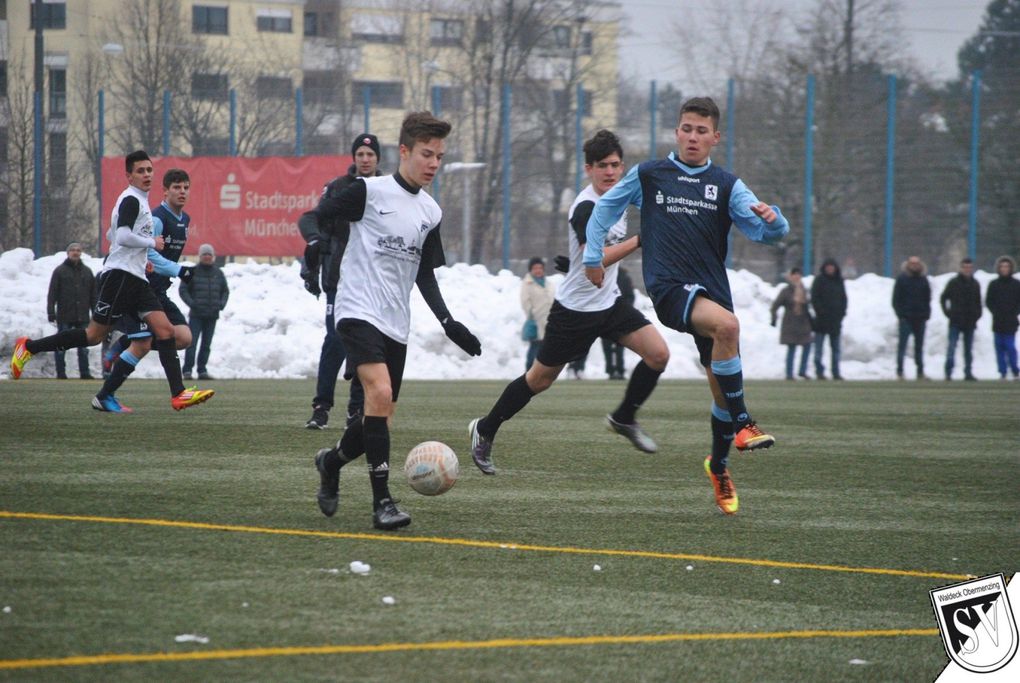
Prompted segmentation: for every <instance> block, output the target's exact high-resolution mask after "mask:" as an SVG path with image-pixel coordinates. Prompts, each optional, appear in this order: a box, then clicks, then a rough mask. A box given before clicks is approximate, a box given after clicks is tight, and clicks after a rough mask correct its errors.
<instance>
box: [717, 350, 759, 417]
mask: <svg viewBox="0 0 1020 683" xmlns="http://www.w3.org/2000/svg"><path fill="white" fill-rule="evenodd" d="M712 374H713V375H715V379H716V381H717V382H719V388H720V389H722V392H723V396H724V397H725V398H726V407H727V409H728V410H729V411H730V416H731V417H732V418H733V431H734V432H739V431H740V430H741V429H743V428H744V427H746V426H747V425H748V424H749V423H750V422H751V416H750V415H748V414H747V406H746V405H744V372H743V368H742V366H741V364H740V356H734V357H733V358H728V359H726V360H714V361H712Z"/></svg>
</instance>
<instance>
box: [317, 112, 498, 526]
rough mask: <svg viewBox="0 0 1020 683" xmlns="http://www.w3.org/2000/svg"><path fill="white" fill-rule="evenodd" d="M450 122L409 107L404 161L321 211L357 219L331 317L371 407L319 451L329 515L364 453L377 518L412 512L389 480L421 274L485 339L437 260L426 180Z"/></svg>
mask: <svg viewBox="0 0 1020 683" xmlns="http://www.w3.org/2000/svg"><path fill="white" fill-rule="evenodd" d="M449 133H450V124H449V123H447V122H445V121H440V120H438V119H436V118H435V117H433V116H432V114H431V113H429V112H414V113H411V114H408V116H407V118H405V119H404V122H403V124H402V125H401V128H400V167H399V169H398V170H397V172H396V173H394V174H393V175H390V176H377V177H371V178H358V179H357V180H355V181H354V182H353V183H351V184H350V185H348V186H347V187H346V188H344V189H343V190H342V191H341V192H340V193H339V194H338V195H335V196H333V197H327V198H324V199H323V200H322V201H321V202H320V203H319V206H318V207H316V209H315V211H316V213H317V214H318V215H319V217H320V218H327V219H328V218H340V219H343V220H346V221H349V222H350V225H351V234H350V240H349V241H348V243H347V250H346V251H345V252H344V258H343V261H341V263H340V285H339V288H338V290H337V295H336V304H335V308H334V317H335V318H336V321H337V334H338V335H339V336H340V341H341V342H343V345H344V348H345V349H347V369H346V370H345V375H346V376H347V378H348V379H349V378H350V377H351V376H353V373H354V372H357V376H358V379H359V380H360V381H361V384H362V385H363V386H364V388H365V416H364V418H363V420H362V421H360V422H355V423H353V424H352V425H350V426H349V427H348V428H347V430H346V431H345V432H344V436H343V438H342V439H340V441H338V442H337V444H336V446H334V447H333V448H324V449H322V450H320V451H319V452H318V453H317V454H316V456H315V466H316V469H318V471H319V493H318V501H319V509H321V510H322V513H323V514H324V515H326V516H327V517H332V516H333V515H334V514H335V513H336V509H337V505H338V503H339V498H340V497H339V486H340V468H341V467H343V466H344V465H346V464H347V463H349V462H351V461H352V460H354V459H355V458H358V457H359V456H361V454H362V453H364V454H365V458H366V460H368V469H369V480H370V482H371V484H372V498H373V513H372V523H373V525H374V526H375V528H377V529H386V530H389V529H398V528H400V527H404V526H407V525H408V524H410V523H411V516H410V515H409V514H407V513H406V512H403V511H402V510H400V509H399V508H397V506H396V504H395V503H394V501H393V497H392V496H391V495H390V490H389V470H390V467H389V462H390V432H389V419H390V417H392V415H393V411H394V408H395V406H396V402H397V397H398V396H399V394H400V384H401V381H402V379H403V375H404V361H405V359H406V357H407V338H408V335H409V333H410V327H411V308H410V301H411V287H413V286H414V285H415V284H417V285H418V289H419V290H421V292H422V296H423V297H424V298H425V301H426V303H428V305H429V308H430V309H431V310H432V312H433V313H434V314H435V316H436V318H438V319H439V321H440V323H441V324H442V325H443V330H444V331H445V332H446V335H447V336H448V337H449V338H450V339H451V340H452V341H453V342H454V343H455V344H457V346H459V347H460V348H461V349H463V350H464V351H466V352H467V353H469V354H471V355H472V356H477V355H479V354H480V353H481V352H482V348H481V344H480V343H479V342H478V339H477V338H476V337H475V336H474V335H473V334H471V332H470V331H469V330H468V329H467V328H466V327H465V326H464V325H463V324H461V323H459V322H457V321H455V320H453V318H452V317H451V316H450V312H449V311H448V310H447V309H446V304H445V303H444V302H443V298H442V295H441V294H440V292H439V285H438V284H437V282H436V276H435V273H434V272H433V269H435V268H438V267H439V266H442V265H445V263H446V259H445V256H444V255H443V243H442V241H441V240H440V237H439V223H440V221H441V220H442V217H443V212H442V210H441V209H440V208H439V205H438V204H437V203H436V201H435V200H434V199H432V197H431V196H429V194H428V193H427V192H424V191H423V189H422V188H423V187H424V186H426V185H428V184H429V183H431V182H432V179H433V178H434V177H435V175H436V172H437V171H438V170H439V164H440V162H441V161H442V159H443V154H444V152H445V148H446V140H445V138H446V136H447V135H449Z"/></svg>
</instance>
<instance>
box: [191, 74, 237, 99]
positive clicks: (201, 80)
mask: <svg viewBox="0 0 1020 683" xmlns="http://www.w3.org/2000/svg"><path fill="white" fill-rule="evenodd" d="M191 96H192V97H194V98H195V99H198V100H211V101H214V102H226V100H227V98H228V97H229V94H228V92H227V75H226V74H201V73H199V74H192V75H191Z"/></svg>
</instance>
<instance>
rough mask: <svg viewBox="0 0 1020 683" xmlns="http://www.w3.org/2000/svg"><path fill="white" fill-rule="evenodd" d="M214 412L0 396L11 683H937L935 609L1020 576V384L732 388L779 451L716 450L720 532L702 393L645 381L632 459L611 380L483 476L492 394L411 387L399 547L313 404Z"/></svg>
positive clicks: (131, 397) (27, 386) (213, 405)
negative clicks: (450, 451)
mask: <svg viewBox="0 0 1020 683" xmlns="http://www.w3.org/2000/svg"><path fill="white" fill-rule="evenodd" d="M211 386H212V388H215V389H217V391H218V393H217V396H216V397H215V398H214V399H213V400H212V401H211V402H209V403H208V404H206V405H204V406H200V407H197V408H193V409H190V410H188V411H185V412H183V413H174V412H173V411H172V410H171V409H170V407H169V402H168V396H167V391H166V387H165V384H164V383H163V382H162V381H141V380H138V381H132V382H130V383H129V384H128V385H127V386H126V387H125V388H124V389H123V390H122V391H121V392H120V394H121V396H122V399H123V400H124V401H125V403H127V404H128V405H131V406H133V407H135V408H136V410H137V411H138V412H137V413H136V414H135V415H131V416H116V415H108V414H99V413H96V412H95V411H93V410H91V409H90V408H89V399H90V397H91V394H92V393H93V392H94V391H95V390H96V388H97V384H96V383H93V382H77V381H65V382H58V381H56V380H31V379H30V380H22V381H19V382H12V381H7V382H0V420H2V423H0V424H2V426H0V607H4V608H9V609H4V611H3V612H0V680H46V681H51V680H139V681H142V680H144V681H153V680H160V681H166V680H180V681H196V680H203V681H212V680H215V681H221V680H259V681H271V680H272V681H298V680H302V681H304V680H345V681H346V680H350V681H387V682H389V681H412V680H413V681H497V680H498V681H502V680H506V681H595V680H598V681H645V680H647V681H676V680H691V681H694V680H699V681H700V680H705V681H707V680H724V681H751V680H754V681H762V680H774V681H793V680H801V681H806V680H820V679H822V678H823V677H825V678H828V679H832V680H840V681H843V680H882V681H891V680H905V681H906V680H909V681H930V680H933V679H934V678H935V677H936V676H937V675H938V672H939V671H940V670H941V669H942V668H943V666H944V664H945V662H946V659H947V658H946V655H945V653H944V651H943V648H942V644H941V640H940V638H939V636H938V635H937V632H936V630H935V628H936V624H935V619H934V616H933V614H932V610H931V606H930V603H929V597H928V590H929V589H931V588H934V587H936V586H941V585H946V584H949V583H953V582H955V581H957V580H959V579H960V578H961V577H962V576H963V575H966V574H974V575H983V574H988V573H994V572H1000V571H1001V572H1006V573H1007V574H1009V573H1010V572H1012V571H1016V570H1017V569H1020V567H1018V566H1017V565H1018V562H1017V558H1018V550H1020V455H1018V450H1017V445H1018V439H1017V433H1018V432H1017V428H1018V427H1020V408H1018V406H1020V385H1018V384H1013V383H998V382H980V383H977V384H971V383H967V384H964V383H962V382H957V383H953V384H943V383H927V384H919V383H914V382H908V383H854V382H848V383H841V384H834V383H831V382H830V383H826V384H821V383H810V384H807V383H803V384H802V383H796V384H794V383H781V382H751V383H749V386H748V396H749V405H750V407H751V409H752V411H753V412H754V414H755V416H756V417H757V418H758V420H759V421H760V422H761V423H762V425H763V426H765V427H767V428H768V430H769V431H771V432H772V433H773V434H775V435H776V437H777V439H778V445H777V447H775V448H773V449H771V450H770V451H766V452H763V453H759V454H752V455H741V454H736V453H734V455H733V456H732V458H731V471H732V473H733V476H734V480H735V482H736V485H737V490H738V492H739V495H740V503H741V507H740V513H739V514H738V515H736V516H734V517H724V516H722V515H720V514H719V513H718V512H717V511H716V509H715V506H714V502H713V499H712V493H711V486H710V484H709V482H708V480H707V478H706V477H705V474H704V472H703V470H702V460H703V459H704V457H705V455H707V453H708V443H709V430H708V407H709V396H708V389H707V386H706V385H705V384H704V383H703V382H664V383H663V384H661V385H660V387H659V389H658V390H657V392H656V393H655V395H653V397H652V399H651V400H650V402H649V403H648V405H647V406H646V408H645V410H644V411H643V412H642V414H641V416H640V417H641V419H642V422H643V424H645V426H646V428H647V429H648V431H649V432H650V433H651V434H652V435H653V436H654V437H655V438H656V439H657V441H658V442H659V446H660V452H659V453H658V454H655V455H645V454H641V453H639V452H637V451H635V450H633V449H632V448H631V447H630V446H629V445H628V444H627V443H626V442H625V441H623V440H622V439H621V438H620V437H618V436H615V435H612V434H610V433H608V432H606V431H605V430H604V429H603V427H602V423H601V420H602V416H603V415H604V414H605V413H606V412H608V411H609V410H610V409H611V408H612V407H614V406H615V404H616V402H617V401H618V400H619V398H620V396H621V395H622V391H623V386H622V383H609V382H594V381H592V382H574V381H569V380H562V381H561V382H560V383H558V384H557V385H556V386H554V387H553V388H552V389H551V390H550V391H549V392H548V393H547V394H545V395H542V396H540V397H538V398H536V399H535V400H534V401H533V402H532V403H531V404H530V405H529V406H528V407H527V408H526V409H525V411H524V412H523V413H522V414H521V415H519V416H518V417H517V419H515V420H513V421H511V422H509V423H507V424H506V425H504V427H503V429H502V430H501V431H500V434H499V437H498V439H497V442H496V446H495V449H494V451H493V453H494V458H495V461H496V465H497V466H498V467H499V468H500V471H499V474H498V475H497V476H496V477H483V476H482V475H481V474H480V473H479V472H478V471H477V470H476V469H475V468H474V466H473V464H472V463H471V459H470V454H469V452H468V444H467V434H466V425H467V422H468V421H469V419H470V418H472V417H475V416H478V415H481V414H482V413H484V412H485V411H486V410H487V409H488V406H489V405H490V404H491V403H492V402H493V401H494V400H495V398H496V397H497V395H498V394H499V392H500V391H501V389H502V386H503V384H502V383H499V382H457V383H455V382H408V383H406V384H405V386H404V390H403V393H402V395H401V400H400V404H399V411H398V415H397V419H396V423H395V425H394V428H393V429H392V445H393V459H392V464H393V467H394V474H393V475H392V476H391V480H390V481H391V488H392V489H393V491H394V492H395V493H396V494H397V496H398V497H399V498H401V499H402V507H403V508H404V509H406V510H407V511H408V512H410V513H411V514H412V515H413V523H412V524H411V526H410V527H408V528H407V529H406V530H403V531H400V532H395V533H392V532H391V533H383V532H377V531H375V530H373V529H372V525H371V509H370V507H371V506H370V502H371V496H370V492H369V486H368V476H367V472H366V470H365V466H364V465H363V464H362V463H356V464H355V465H354V466H351V467H348V468H346V469H345V470H344V472H343V476H342V478H341V483H340V494H341V509H340V512H339V513H338V514H337V516H336V517H334V518H332V519H327V518H325V517H323V516H322V515H321V514H320V513H319V511H318V508H317V506H316V503H315V491H316V488H317V485H318V476H317V474H316V472H315V470H314V467H313V465H312V456H313V454H314V453H315V451H316V450H317V449H318V448H321V447H324V446H326V445H329V444H330V443H331V442H332V441H334V440H336V439H337V438H339V436H340V433H341V432H340V430H339V429H337V427H336V425H333V426H332V428H331V429H329V430H326V431H324V432H311V431H307V430H305V429H303V428H302V427H303V424H304V420H305V419H307V417H308V414H309V397H310V396H311V395H312V393H313V389H314V384H313V382H311V381H219V382H213V383H212V385H211ZM336 419H337V416H334V420H335V421H336ZM428 439H438V440H441V441H445V442H447V443H449V444H450V445H451V446H452V447H453V448H454V449H455V450H456V451H457V452H458V454H459V456H460V460H461V480H460V481H459V482H458V483H457V485H456V486H455V487H454V488H453V489H452V490H451V491H450V492H449V493H447V494H445V495H443V496H439V497H435V498H426V497H423V496H419V495H417V494H416V493H414V492H413V491H411V490H410V489H409V488H408V487H407V485H406V483H405V481H404V477H403V473H402V470H401V466H402V464H403V459H404V454H406V453H407V451H408V450H409V449H410V448H411V447H412V446H413V445H414V444H416V443H418V442H420V441H425V440H428ZM353 560H360V561H362V562H367V563H369V564H371V566H372V570H371V572H370V573H369V574H368V575H366V576H359V575H354V574H351V573H349V571H348V565H349V563H350V562H351V561H353ZM596 564H598V565H600V566H601V571H594V570H593V566H594V565H596ZM334 569H336V570H338V571H335V572H334V571H330V570H334ZM384 596H392V597H393V598H394V599H395V600H396V604H394V605H384V604H383V602H382V598H383V597H384ZM181 634H200V635H203V636H206V637H208V638H209V642H208V643H207V644H198V643H190V642H185V643H178V642H175V636H177V635H181Z"/></svg>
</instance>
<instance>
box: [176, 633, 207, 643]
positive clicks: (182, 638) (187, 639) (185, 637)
mask: <svg viewBox="0 0 1020 683" xmlns="http://www.w3.org/2000/svg"><path fill="white" fill-rule="evenodd" d="M174 640H176V641H177V642H178V643H198V644H200V645H205V644H206V643H208V642H209V638H207V637H206V636H201V635H199V634H197V633H182V634H180V635H179V636H174Z"/></svg>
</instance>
